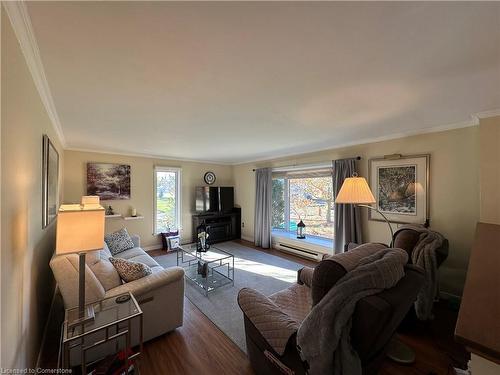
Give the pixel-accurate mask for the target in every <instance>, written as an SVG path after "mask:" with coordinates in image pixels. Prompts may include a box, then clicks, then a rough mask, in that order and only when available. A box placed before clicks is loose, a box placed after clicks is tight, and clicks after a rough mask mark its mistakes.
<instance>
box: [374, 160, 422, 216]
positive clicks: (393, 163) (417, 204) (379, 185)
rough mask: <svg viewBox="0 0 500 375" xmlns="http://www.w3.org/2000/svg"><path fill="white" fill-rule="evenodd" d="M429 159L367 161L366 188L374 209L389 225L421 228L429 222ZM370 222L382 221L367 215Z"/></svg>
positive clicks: (375, 214) (375, 213) (376, 214)
mask: <svg viewBox="0 0 500 375" xmlns="http://www.w3.org/2000/svg"><path fill="white" fill-rule="evenodd" d="M429 163H430V155H428V154H426V155H408V156H401V155H397V156H390V157H384V158H374V159H370V160H369V164H368V169H369V171H368V175H369V178H370V187H371V189H372V191H373V194H374V196H375V199H376V207H377V209H378V210H380V211H381V212H382V213H383V214H384V215H385V216H387V218H388V219H389V221H390V222H393V223H401V224H409V223H412V224H424V223H426V222H427V220H428V219H429ZM369 218H370V220H377V221H383V218H382V217H381V215H380V214H378V213H377V212H374V211H370V212H369Z"/></svg>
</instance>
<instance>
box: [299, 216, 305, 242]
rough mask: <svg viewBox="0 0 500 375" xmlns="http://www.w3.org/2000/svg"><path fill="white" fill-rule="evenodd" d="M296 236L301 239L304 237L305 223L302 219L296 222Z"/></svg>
mask: <svg viewBox="0 0 500 375" xmlns="http://www.w3.org/2000/svg"><path fill="white" fill-rule="evenodd" d="M297 238H298V239H300V240H303V239H305V238H306V225H305V224H304V222H303V221H302V219H301V220H300V221H299V223H298V224H297Z"/></svg>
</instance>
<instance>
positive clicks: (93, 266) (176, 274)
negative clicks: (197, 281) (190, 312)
mask: <svg viewBox="0 0 500 375" xmlns="http://www.w3.org/2000/svg"><path fill="white" fill-rule="evenodd" d="M132 240H133V241H134V245H135V247H134V248H132V249H129V250H126V251H124V252H122V253H119V254H117V255H115V257H116V258H124V259H129V260H132V261H136V262H141V263H145V264H147V265H148V266H149V267H151V269H152V271H153V273H152V274H151V275H148V276H146V277H143V278H142V279H139V280H135V281H132V282H129V283H122V281H121V279H120V277H119V275H118V273H117V271H116V269H115V268H114V266H113V265H112V264H111V262H110V261H109V260H108V259H109V257H110V256H111V253H110V251H109V249H108V247H107V245H106V243H104V247H103V249H102V250H97V251H94V252H91V253H87V256H86V267H85V301H86V303H90V302H94V301H98V300H100V299H102V298H106V297H112V296H117V295H120V294H123V293H124V292H127V291H130V292H132V294H133V295H134V297H135V298H136V299H137V301H138V302H139V304H140V306H141V309H142V311H143V313H144V315H143V317H144V323H143V329H144V341H147V340H150V339H152V338H154V337H157V336H160V335H162V334H164V333H166V332H169V331H172V330H174V329H175V328H177V327H180V326H181V325H182V318H183V307H184V270H183V269H182V268H181V267H170V268H167V269H163V267H162V266H160V265H159V264H158V263H157V262H156V261H155V260H154V259H153V258H152V257H150V256H149V255H148V254H147V253H146V252H145V251H144V250H143V249H142V248H141V247H140V239H139V236H135V235H134V236H132ZM50 267H51V268H52V272H53V273H54V276H55V278H56V281H57V284H58V286H59V289H60V291H61V294H62V296H63V299H64V305H65V307H66V308H71V307H76V306H77V305H78V255H77V254H70V255H59V256H56V255H54V256H53V257H52V259H51V261H50ZM133 341H136V340H133Z"/></svg>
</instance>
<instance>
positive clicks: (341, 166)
mask: <svg viewBox="0 0 500 375" xmlns="http://www.w3.org/2000/svg"><path fill="white" fill-rule="evenodd" d="M355 172H356V160H355V159H342V160H333V197H334V199H335V198H337V194H338V193H339V191H340V188H341V187H342V184H343V183H344V180H345V179H346V178H347V177H352V175H353V173H355ZM334 225H335V228H334V233H333V235H334V242H333V251H334V253H335V254H339V253H343V252H344V245H345V244H346V243H349V242H355V243H359V244H361V243H363V242H362V239H361V217H360V213H359V211H358V210H357V209H356V208H355V207H354V205H352V204H335V223H334Z"/></svg>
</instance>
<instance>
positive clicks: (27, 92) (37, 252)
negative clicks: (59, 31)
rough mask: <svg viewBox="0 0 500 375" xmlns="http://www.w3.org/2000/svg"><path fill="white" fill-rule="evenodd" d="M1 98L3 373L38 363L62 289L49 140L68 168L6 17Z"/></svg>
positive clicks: (4, 22) (3, 35) (3, 24)
mask: <svg viewBox="0 0 500 375" xmlns="http://www.w3.org/2000/svg"><path fill="white" fill-rule="evenodd" d="M1 91H2V114H1V121H2V126H1V163H2V166H1V170H2V177H1V207H2V220H1V244H2V245H1V246H2V247H1V278H2V283H1V286H2V290H1V292H2V296H1V309H2V317H1V329H2V336H1V343H2V345H1V346H2V352H1V367H6V368H12V367H17V368H24V367H27V366H34V365H35V364H36V360H37V356H38V350H39V347H40V342H41V338H42V334H43V329H44V326H45V322H46V320H47V316H48V312H49V308H50V303H51V300H52V295H53V291H54V286H55V283H54V279H53V277H52V272H51V271H50V268H49V260H50V257H51V256H52V253H53V250H54V237H55V236H54V234H55V223H54V222H53V223H52V224H51V225H50V226H49V227H47V228H46V229H42V202H41V198H42V190H41V189H42V181H41V176H42V172H41V165H42V136H43V134H48V136H49V137H50V138H51V140H52V141H53V143H54V144H55V146H56V148H57V149H58V151H59V155H60V158H61V159H60V165H61V166H62V161H63V160H62V158H63V152H62V149H61V145H60V143H59V141H58V139H57V136H56V134H55V132H54V131H53V128H52V125H51V123H50V120H49V118H48V116H47V114H46V111H45V108H44V107H43V105H42V103H41V101H40V97H39V95H38V91H37V90H36V88H35V86H34V83H33V80H32V78H31V75H30V72H29V70H28V68H27V66H26V63H25V60H24V57H23V55H22V53H21V51H20V48H19V44H18V42H17V39H16V37H15V35H14V32H13V30H12V27H11V25H10V22H9V20H8V18H7V16H6V15H5V12H4V11H2V90H1ZM61 171H62V170H61ZM61 171H60V172H61ZM60 191H61V192H62V190H60Z"/></svg>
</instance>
